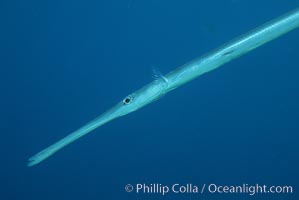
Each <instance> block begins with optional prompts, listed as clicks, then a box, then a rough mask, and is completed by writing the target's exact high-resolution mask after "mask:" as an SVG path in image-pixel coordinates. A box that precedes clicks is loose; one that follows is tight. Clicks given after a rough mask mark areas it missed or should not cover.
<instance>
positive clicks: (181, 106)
mask: <svg viewBox="0 0 299 200" xmlns="http://www.w3.org/2000/svg"><path fill="white" fill-rule="evenodd" d="M298 6H299V1H291V0H289V1H280V0H271V1H270V0H265V1H258V0H253V1H245V0H221V1H220V0H209V1H208V0H205V1H196V0H188V1H180V0H165V1H161V0H125V1H120V0H110V1H108V0H101V1H95V0H93V1H78V0H72V1H70V0H66V1H57V0H53V1H37V0H36V1H8V0H3V1H1V2H0V22H1V32H0V36H1V37H0V41H1V43H0V44H1V45H0V53H1V54H0V66H1V67H0V76H1V78H0V85H1V96H0V97H1V100H0V101H1V115H0V116H1V119H0V120H1V123H0V124H1V126H0V128H1V140H0V150H1V154H2V156H1V166H0V180H1V185H0V199H1V200H18V199H22V200H40V199H43V200H53V199H55V200H64V199H73V200H74V199H88V200H100V199H298V196H299V194H298V189H299V182H298V178H299V172H298V168H299V154H298V152H299V123H298V119H299V104H298V102H299V92H298V91H299V62H298V56H299V54H298V52H299V39H298V38H299V37H298V35H299V30H295V31H293V32H291V33H288V34H286V35H285V36H283V37H281V38H279V39H277V40H274V41H272V42H270V43H268V44H266V45H264V46H262V47H260V48H258V49H256V50H254V51H253V52H251V53H249V54H248V55H245V56H242V57H240V58H239V59H237V60H234V61H233V62H230V63H228V64H226V65H224V66H222V67H221V68H219V69H217V70H215V71H212V72H210V73H208V74H205V75H203V76H201V77H199V78H198V79H196V80H194V81H192V82H190V83H188V84H186V85H184V86H182V87H180V88H178V89H176V90H174V91H172V92H171V93H169V94H167V95H166V96H165V97H163V98H161V99H159V100H158V101H156V102H154V103H153V104H150V105H148V106H146V107H145V108H143V109H141V110H139V111H137V112H134V113H131V114H129V115H127V116H124V117H122V118H120V119H117V120H115V121H112V122H110V123H108V124H106V125H105V126H103V127H100V128H99V129H97V130H95V131H93V132H92V133H90V134H88V135H87V136H85V137H83V138H82V139H80V140H78V141H77V142H75V143H73V144H71V145H69V146H67V147H66V148H65V149H63V150H62V151H60V152H58V153H57V154H55V155H54V156H52V157H50V158H49V159H47V160H45V161H44V162H42V163H40V164H39V165H37V166H34V167H30V168H28V167H27V166H26V163H27V159H28V158H29V157H30V156H32V155H33V154H35V153H37V152H38V151H40V150H42V149H43V148H45V147H47V146H48V145H50V144H52V143H54V142H56V141H57V140H58V139H61V138H62V137H64V136H66V135H67V134H69V133H70V132H72V131H74V130H75V129H77V128H79V127H81V126H82V125H84V124H85V123H86V122H88V121H90V120H92V119H93V118H95V117H96V116H98V115H100V114H101V113H102V112H104V111H105V110H107V109H109V108H110V107H112V106H114V104H116V103H117V102H118V101H120V100H122V99H123V98H124V97H125V96H126V95H128V94H130V93H131V92H133V91H135V90H137V89H139V88H140V87H142V86H144V85H145V84H147V83H148V82H150V81H152V80H153V78H152V68H153V67H155V68H157V69H159V71H161V73H162V74H166V73H168V72H169V71H171V70H173V69H175V68H176V67H178V66H180V65H182V64H184V63H185V62H188V61H190V60H192V59H194V58H196V57H199V56H200V55H202V54H204V53H207V52H208V51H210V50H212V49H214V48H217V47H218V46H220V45H222V44H223V43H225V42H227V41H229V40H230V39H233V38H234V37H236V36H239V35H240V34H243V33H245V32H247V31H249V30H251V29H252V28H255V27H256V26H259V25H261V24H263V23H264V22H266V21H268V20H270V19H272V18H275V17H277V16H279V15H281V14H284V13H286V12H288V11H290V10H292V9H294V8H296V7H298ZM138 183H146V184H147V185H149V184H154V183H157V184H162V185H172V184H175V183H179V184H181V185H186V184H188V183H191V184H193V185H198V186H202V185H203V184H211V183H214V184H217V185H242V184H251V185H255V184H261V185H264V184H265V185H269V186H271V185H290V186H292V187H293V188H294V192H293V194H256V195H253V196H251V195H249V194H210V193H204V194H186V193H185V194H170V193H169V194H167V195H164V196H162V195H161V194H136V193H135V192H131V193H128V192H126V191H125V186H126V185H127V184H132V185H136V184H138Z"/></svg>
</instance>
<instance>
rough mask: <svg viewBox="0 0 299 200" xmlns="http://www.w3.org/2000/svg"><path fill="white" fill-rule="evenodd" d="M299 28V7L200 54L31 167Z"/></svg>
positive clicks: (61, 142)
mask: <svg viewBox="0 0 299 200" xmlns="http://www.w3.org/2000/svg"><path fill="white" fill-rule="evenodd" d="M298 27H299V8H298V9H296V10H294V11H292V12H289V13H287V14H285V15H283V16H281V17H278V18H276V19H274V20H272V21H270V22H268V23H266V24H264V25H262V26H260V27H258V28H256V29H254V30H253V31H251V32H249V33H247V34H245V35H242V36H240V37H238V38H237V39H235V40H232V41H231V42H229V43H227V44H225V45H223V46H221V47H220V48H218V49H216V50H214V51H212V52H210V53H208V54H206V55H204V56H202V57H199V58H197V59H195V60H193V61H191V62H189V63H186V64H184V65H183V66H181V67H179V68H177V69H175V70H173V71H171V72H170V73H168V74H166V75H165V76H163V75H160V76H159V77H158V78H156V79H155V80H154V81H152V82H151V83H149V84H148V85H145V86H144V87H142V88H141V89H139V90H137V91H135V92H133V93H132V94H130V95H128V96H127V97H125V98H124V99H123V100H122V101H120V102H119V103H117V104H116V105H115V106H114V107H112V108H111V109H110V110H108V111H106V112H105V113H103V114H102V115H100V116H99V117H97V118H96V119H94V120H93V121H91V122H89V123H87V124H86V125H85V126H83V127H81V128H80V129H78V130H76V131H74V132H73V133H71V134H70V135H68V136H66V137H65V138H63V139H61V140H59V141H58V142H56V143H54V144H52V145H51V146H49V147H47V148H46V149H44V150H42V151H41V152H39V153H37V154H36V155H34V156H32V157H31V158H29V160H28V164H27V165H28V166H33V165H36V164H38V163H40V162H42V161H43V160H45V159H46V158H48V157H49V156H51V155H53V154H54V153H55V152H57V151H58V150H60V149H61V148H63V147H64V146H66V145H68V144H70V143H72V142H73V141H75V140H77V139H79V138H80V137H82V136H83V135H86V134H87V133H89V132H91V131H92V130H94V129H96V128H98V127H100V126H102V125H104V124H105V123H107V122H109V121H111V120H113V119H116V118H118V117H121V116H124V115H127V114H129V113H131V112H133V111H136V110H138V109H140V108H142V107H143V106H146V105H147V104H149V103H151V102H153V101H155V100H157V99H158V98H159V97H161V96H163V95H165V94H166V93H168V92H170V91H171V90H174V89H175V88H177V87H179V86H181V85H183V84H185V83H187V82H189V81H191V80H193V79H195V78H197V77H199V76H200V75H202V74H204V73H207V72H209V71H211V70H213V69H216V68H218V67H220V66H221V65H223V64H225V63H227V62H229V61H231V60H234V59H236V58H238V57H239V56H241V55H243V54H246V53H248V52H250V51H252V50H253V49H255V48H257V47H259V46H261V45H263V44H265V43H267V42H269V41H271V40H273V39H275V38H278V37H280V36H282V35H284V34H286V33H288V32H289V31H291V30H294V29H295V28H298Z"/></svg>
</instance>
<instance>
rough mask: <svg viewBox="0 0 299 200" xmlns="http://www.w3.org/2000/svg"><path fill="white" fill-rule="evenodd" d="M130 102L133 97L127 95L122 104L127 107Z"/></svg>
mask: <svg viewBox="0 0 299 200" xmlns="http://www.w3.org/2000/svg"><path fill="white" fill-rule="evenodd" d="M132 100H133V97H132V96H131V95H129V96H127V97H126V98H124V100H123V104H125V105H128V104H130V103H131V102H132Z"/></svg>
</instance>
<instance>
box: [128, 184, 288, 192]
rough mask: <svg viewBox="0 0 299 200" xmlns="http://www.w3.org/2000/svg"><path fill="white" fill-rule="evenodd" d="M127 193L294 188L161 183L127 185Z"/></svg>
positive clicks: (258, 190)
mask: <svg viewBox="0 0 299 200" xmlns="http://www.w3.org/2000/svg"><path fill="white" fill-rule="evenodd" d="M125 191H126V192H134V193H136V194H158V195H159V194H160V195H167V194H169V193H173V194H204V193H209V194H248V195H256V194H292V193H293V192H294V188H293V187H292V186H287V185H284V186H268V185H262V184H253V185H250V184H240V185H218V184H214V183H211V184H202V185H196V184H192V183H187V184H179V183H175V184H172V185H165V184H160V183H151V184H146V183H137V184H134V185H131V184H127V185H126V186H125Z"/></svg>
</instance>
